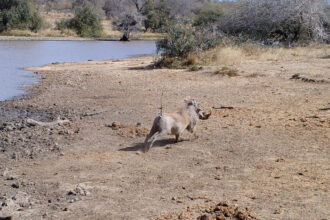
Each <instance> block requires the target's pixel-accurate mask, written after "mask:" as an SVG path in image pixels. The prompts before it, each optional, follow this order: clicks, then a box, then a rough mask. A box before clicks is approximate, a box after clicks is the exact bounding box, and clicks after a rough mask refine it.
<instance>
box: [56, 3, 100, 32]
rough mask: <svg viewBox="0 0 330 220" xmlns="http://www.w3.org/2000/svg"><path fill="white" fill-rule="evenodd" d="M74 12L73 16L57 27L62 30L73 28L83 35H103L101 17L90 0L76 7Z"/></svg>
mask: <svg viewBox="0 0 330 220" xmlns="http://www.w3.org/2000/svg"><path fill="white" fill-rule="evenodd" d="M74 14H75V15H74V17H73V18H71V19H68V20H62V21H60V22H59V23H57V28H58V29H60V30H61V29H64V28H69V29H73V30H75V31H76V32H77V34H78V35H80V36H82V37H99V36H100V35H101V33H102V30H103V27H102V24H101V19H100V17H99V16H98V15H97V13H96V12H95V10H94V8H93V6H92V5H91V4H90V3H89V2H87V1H84V2H83V4H82V6H80V7H76V8H75V12H74Z"/></svg>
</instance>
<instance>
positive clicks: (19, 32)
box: [1, 29, 38, 37]
mask: <svg viewBox="0 0 330 220" xmlns="http://www.w3.org/2000/svg"><path fill="white" fill-rule="evenodd" d="M1 35H2V36H18V37H37V36H38V34H37V33H35V32H32V31H30V30H18V29H14V30H9V31H4V32H1Z"/></svg>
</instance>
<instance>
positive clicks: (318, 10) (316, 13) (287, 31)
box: [220, 0, 328, 42]
mask: <svg viewBox="0 0 330 220" xmlns="http://www.w3.org/2000/svg"><path fill="white" fill-rule="evenodd" d="M325 9H326V1H325V0H243V1H240V5H239V7H238V8H237V10H236V11H235V12H234V13H232V14H230V15H229V16H228V17H227V18H226V19H224V22H222V23H221V25H220V26H221V29H222V30H223V31H224V32H225V33H228V34H232V35H239V34H243V35H246V36H247V37H249V38H251V39H255V40H265V39H269V38H272V39H276V40H282V41H286V42H297V41H300V40H302V41H309V40H323V39H326V38H327V37H328V33H327V32H326V30H325V20H326V15H325Z"/></svg>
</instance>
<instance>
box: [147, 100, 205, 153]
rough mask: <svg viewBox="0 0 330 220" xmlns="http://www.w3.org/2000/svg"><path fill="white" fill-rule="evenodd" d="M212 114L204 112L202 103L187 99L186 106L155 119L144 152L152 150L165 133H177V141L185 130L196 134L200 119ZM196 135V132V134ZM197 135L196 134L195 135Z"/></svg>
mask: <svg viewBox="0 0 330 220" xmlns="http://www.w3.org/2000/svg"><path fill="white" fill-rule="evenodd" d="M210 115H211V113H210V114H207V115H206V114H204V112H203V111H202V110H201V109H200V105H199V104H198V103H197V102H196V101H194V100H190V101H186V100H185V106H184V107H183V108H181V109H180V110H179V111H177V112H175V113H172V114H164V115H163V114H162V113H161V115H159V116H157V117H156V118H155V120H154V123H153V125H152V128H151V130H150V133H149V134H148V135H147V137H146V139H145V142H144V152H147V151H149V150H150V148H151V147H152V145H153V144H154V142H155V141H156V140H158V139H159V138H161V137H162V136H165V135H175V140H176V142H178V141H179V137H180V135H181V134H182V132H183V131H184V130H186V129H187V130H188V131H189V132H190V133H191V134H194V132H195V130H196V124H197V121H198V119H202V120H206V119H208V118H209V116H210ZM194 135H195V134H194ZM195 136H196V135H195Z"/></svg>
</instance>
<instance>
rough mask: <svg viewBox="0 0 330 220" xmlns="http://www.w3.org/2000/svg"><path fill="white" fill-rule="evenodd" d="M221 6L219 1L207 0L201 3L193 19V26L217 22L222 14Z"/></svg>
mask: <svg viewBox="0 0 330 220" xmlns="http://www.w3.org/2000/svg"><path fill="white" fill-rule="evenodd" d="M223 14H224V12H223V8H222V6H221V5H220V4H219V3H216V2H207V3H205V4H204V5H203V7H202V8H201V10H200V11H198V12H197V13H196V16H195V19H194V25H195V26H207V25H213V24H215V23H217V22H219V19H220V18H221V17H222V16H223Z"/></svg>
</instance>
